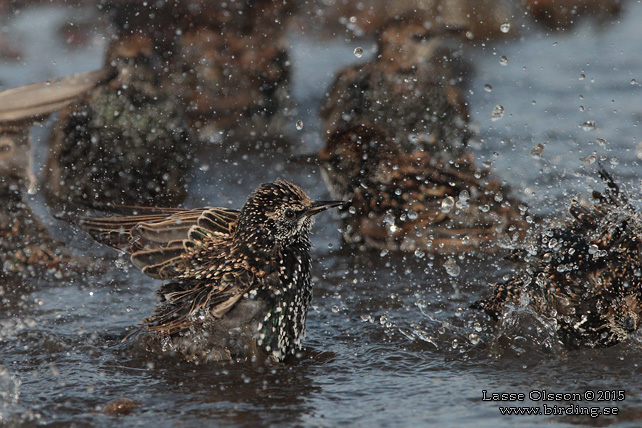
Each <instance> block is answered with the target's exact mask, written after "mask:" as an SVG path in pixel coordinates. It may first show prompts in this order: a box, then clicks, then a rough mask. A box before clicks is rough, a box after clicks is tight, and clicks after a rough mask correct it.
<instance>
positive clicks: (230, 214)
mask: <svg viewBox="0 0 642 428" xmlns="http://www.w3.org/2000/svg"><path fill="white" fill-rule="evenodd" d="M135 209H137V210H140V211H139V213H138V215H133V216H124V217H104V218H81V219H79V220H78V221H77V224H78V226H79V227H80V228H81V229H82V230H84V231H85V232H87V233H89V234H90V235H91V237H92V238H94V239H95V240H96V241H98V242H100V243H101V244H105V245H108V246H110V247H112V248H115V249H118V250H120V251H125V252H128V253H130V254H132V262H133V263H134V265H136V266H137V267H138V268H140V269H141V270H142V271H143V273H145V274H147V275H149V276H151V277H153V278H174V277H177V276H180V275H181V273H183V272H184V269H187V268H189V266H191V265H193V263H192V261H191V260H190V254H191V253H193V252H194V249H198V248H204V247H208V246H209V245H211V244H212V243H213V242H215V241H216V240H218V239H223V238H225V237H228V236H229V235H230V233H231V231H232V228H233V226H234V224H235V223H236V219H237V217H238V211H235V210H231V209H227V208H201V209H192V210H188V209H180V208H172V209H164V208H163V209H161V210H160V211H162V212H158V209H147V208H135Z"/></svg>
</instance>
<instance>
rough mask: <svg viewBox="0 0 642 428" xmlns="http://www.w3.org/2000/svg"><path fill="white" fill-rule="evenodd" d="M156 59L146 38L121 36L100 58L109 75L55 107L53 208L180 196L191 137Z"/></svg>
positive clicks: (167, 201) (167, 200)
mask: <svg viewBox="0 0 642 428" xmlns="http://www.w3.org/2000/svg"><path fill="white" fill-rule="evenodd" d="M161 64H162V62H161V60H160V58H159V57H158V54H157V53H156V52H155V50H154V46H153V43H152V40H151V39H150V38H149V37H148V36H147V35H145V34H142V33H133V34H129V35H126V36H122V37H121V38H119V39H117V40H115V41H114V42H113V43H112V44H111V46H110V47H109V49H108V52H107V55H106V67H105V69H106V70H110V71H111V72H112V73H113V76H114V77H113V78H112V79H111V80H110V81H108V82H105V83H104V84H102V85H100V86H98V87H97V88H95V89H94V90H92V91H91V92H90V93H88V94H87V96H86V97H84V99H82V100H81V101H80V102H77V103H74V104H71V105H69V106H68V107H67V108H65V109H63V110H62V111H61V112H60V114H59V117H58V122H57V124H56V126H55V128H54V130H53V132H52V136H51V151H50V153H49V158H48V161H47V168H46V169H45V171H46V177H45V182H46V186H47V187H46V191H47V196H48V200H49V202H50V203H51V204H52V205H53V206H55V207H56V208H57V209H58V210H59V211H64V208H69V207H73V206H76V205H92V204H95V203H96V202H97V201H100V202H105V201H108V202H112V203H114V204H125V205H165V206H167V205H175V204H178V203H180V202H181V201H182V200H183V199H184V197H185V195H186V185H187V183H186V179H185V177H186V175H187V172H188V169H189V167H190V158H191V153H192V149H193V147H192V145H191V142H192V140H191V134H190V132H189V130H188V127H187V124H186V122H185V120H184V115H183V113H182V112H181V109H180V103H178V102H177V100H176V98H174V97H172V96H170V95H167V94H166V92H165V91H163V90H162V88H161V87H160V86H159V84H160V82H161V80H162V78H161V75H160V74H161V70H160V69H161V68H162V67H161Z"/></svg>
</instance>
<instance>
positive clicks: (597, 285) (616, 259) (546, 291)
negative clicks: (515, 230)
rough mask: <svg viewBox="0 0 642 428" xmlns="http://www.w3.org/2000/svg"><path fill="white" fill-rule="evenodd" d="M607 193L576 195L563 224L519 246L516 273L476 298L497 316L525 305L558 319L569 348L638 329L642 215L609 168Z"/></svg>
mask: <svg viewBox="0 0 642 428" xmlns="http://www.w3.org/2000/svg"><path fill="white" fill-rule="evenodd" d="M600 176H601V177H602V179H603V180H604V181H605V183H606V186H605V187H606V189H605V191H604V192H598V191H593V195H592V196H593V198H594V200H595V202H594V203H593V204H592V205H590V206H587V205H583V204H580V203H578V202H577V201H575V200H573V201H572V202H571V205H570V208H569V212H570V214H571V217H572V218H571V220H570V222H569V223H568V224H567V225H566V226H565V227H558V228H549V229H546V230H544V231H543V232H541V233H539V234H538V235H537V236H536V239H534V240H533V241H534V242H533V245H530V246H528V247H527V248H525V249H523V250H519V251H517V252H516V253H515V254H514V255H513V257H512V258H513V259H515V260H517V261H519V262H522V263H520V264H522V265H523V266H522V267H521V268H518V269H516V274H515V275H514V277H513V278H511V279H509V280H508V281H505V282H500V283H497V284H495V285H494V290H493V294H492V295H491V297H489V298H488V299H485V300H481V301H478V302H475V303H474V304H473V305H472V307H473V308H475V309H483V310H484V311H486V313H488V314H489V315H490V316H491V317H492V318H494V319H496V320H499V319H501V318H502V317H503V316H504V314H505V313H506V312H507V309H508V308H509V307H511V306H512V307H521V306H522V305H527V306H528V307H530V308H531V309H532V310H533V311H535V313H536V314H538V315H541V316H542V317H544V318H545V319H549V320H551V321H552V322H553V325H554V326H555V328H556V329H557V331H558V334H559V338H560V340H561V341H562V343H563V344H564V345H565V346H567V347H568V348H569V349H577V348H582V347H608V346H612V345H615V344H617V343H619V342H621V341H623V340H624V339H626V338H627V337H628V336H629V335H630V334H632V333H633V332H634V331H636V330H637V329H638V327H639V326H640V323H641V317H642V279H641V278H642V258H641V256H640V248H641V244H642V218H641V217H640V214H639V212H638V211H637V210H636V209H635V207H633V205H631V204H630V203H629V202H628V198H627V196H626V194H625V193H624V192H623V191H622V190H620V188H619V186H618V185H617V184H616V183H615V181H614V180H613V178H612V177H611V175H610V174H609V173H608V172H607V171H605V170H604V169H603V168H601V169H600Z"/></svg>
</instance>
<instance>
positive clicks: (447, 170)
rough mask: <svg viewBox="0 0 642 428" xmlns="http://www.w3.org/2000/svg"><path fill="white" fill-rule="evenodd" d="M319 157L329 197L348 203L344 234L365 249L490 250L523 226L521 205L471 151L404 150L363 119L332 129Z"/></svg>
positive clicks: (512, 237) (509, 239)
mask: <svg viewBox="0 0 642 428" xmlns="http://www.w3.org/2000/svg"><path fill="white" fill-rule="evenodd" d="M318 158H319V160H320V161H321V164H322V173H323V177H324V179H325V181H326V183H327V184H328V188H329V189H330V192H331V193H332V195H333V196H334V197H336V198H340V199H344V200H346V201H348V205H346V208H347V209H348V210H350V212H351V214H350V215H347V216H346V217H345V219H344V225H345V227H344V229H343V236H344V238H345V240H346V241H347V242H349V243H353V244H356V245H358V246H360V247H362V248H377V249H389V250H405V251H415V250H421V251H426V252H438V253H442V254H443V253H461V252H467V251H472V250H475V249H479V248H482V247H483V248H484V249H485V250H486V251H494V250H497V249H499V248H501V246H500V245H498V244H499V243H504V244H506V245H510V244H511V243H514V242H515V241H516V240H517V239H519V237H520V236H523V235H524V232H525V230H526V229H527V227H528V223H527V221H526V217H527V212H526V211H527V210H526V207H525V206H522V205H520V204H519V203H518V202H517V201H516V200H514V199H512V198H511V197H510V196H509V195H508V191H507V189H506V188H504V187H503V186H501V185H500V183H499V181H498V180H496V179H493V178H491V177H489V175H488V172H487V171H484V170H480V169H478V168H476V167H475V165H474V164H473V162H472V160H471V158H470V156H462V157H459V158H458V159H456V160H454V161H452V162H444V161H440V160H436V159H435V158H434V157H432V156H431V155H430V154H429V153H427V152H425V151H417V152H414V153H409V154H408V153H404V152H403V151H402V150H401V149H400V148H399V147H398V145H397V144H396V142H393V141H392V140H391V139H390V137H389V136H388V135H387V134H385V133H384V132H383V131H382V130H380V129H378V128H376V127H374V126H372V125H366V124H360V125H350V126H347V127H345V128H344V129H340V130H338V131H336V132H335V133H334V134H332V135H331V136H330V137H329V138H328V140H327V142H326V146H325V148H324V149H323V150H322V151H321V152H319V154H318ZM346 214H347V213H346Z"/></svg>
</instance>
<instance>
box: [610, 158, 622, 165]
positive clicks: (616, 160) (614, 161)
mask: <svg viewBox="0 0 642 428" xmlns="http://www.w3.org/2000/svg"><path fill="white" fill-rule="evenodd" d="M609 163H610V164H611V165H613V166H615V165H619V164H620V160H619V159H618V158H616V157H615V156H613V157H612V158H611V160H609Z"/></svg>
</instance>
